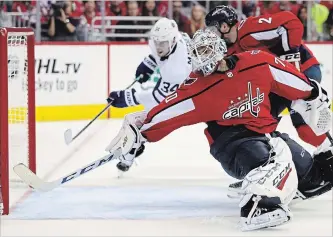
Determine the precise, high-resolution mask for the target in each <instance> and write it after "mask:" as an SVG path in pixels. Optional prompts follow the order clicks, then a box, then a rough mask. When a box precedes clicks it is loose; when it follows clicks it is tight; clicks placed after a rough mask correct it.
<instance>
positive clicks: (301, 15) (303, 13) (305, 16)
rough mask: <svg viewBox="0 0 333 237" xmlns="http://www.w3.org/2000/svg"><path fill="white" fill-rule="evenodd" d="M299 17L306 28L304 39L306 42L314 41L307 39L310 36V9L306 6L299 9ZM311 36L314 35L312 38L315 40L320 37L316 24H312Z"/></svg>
mask: <svg viewBox="0 0 333 237" xmlns="http://www.w3.org/2000/svg"><path fill="white" fill-rule="evenodd" d="M297 17H298V19H299V20H300V21H301V22H302V24H303V26H304V32H303V37H302V38H303V39H304V40H312V39H308V37H307V35H308V34H307V32H308V9H307V7H306V6H302V7H300V8H299V9H298V13H297ZM311 35H312V38H314V39H316V38H317V37H318V35H317V32H316V27H315V24H314V22H312V24H311Z"/></svg>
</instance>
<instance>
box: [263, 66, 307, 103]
mask: <svg viewBox="0 0 333 237" xmlns="http://www.w3.org/2000/svg"><path fill="white" fill-rule="evenodd" d="M269 69H270V72H271V74H272V76H273V78H274V81H273V85H272V92H273V93H277V94H279V95H280V96H283V97H285V98H287V99H289V100H297V99H306V98H308V97H309V96H310V95H311V91H312V89H313V87H312V86H311V85H310V83H309V81H308V80H307V78H306V77H305V76H304V75H302V74H301V73H299V72H296V71H295V70H293V72H292V70H288V68H287V67H286V69H285V70H283V69H281V68H278V67H274V66H273V65H269ZM294 72H295V73H294Z"/></svg>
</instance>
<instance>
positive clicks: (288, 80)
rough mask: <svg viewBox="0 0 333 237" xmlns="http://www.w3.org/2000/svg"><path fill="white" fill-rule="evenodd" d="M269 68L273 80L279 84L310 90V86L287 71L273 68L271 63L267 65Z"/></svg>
mask: <svg viewBox="0 0 333 237" xmlns="http://www.w3.org/2000/svg"><path fill="white" fill-rule="evenodd" d="M269 69H270V71H271V73H272V75H273V77H274V80H275V81H277V82H279V83H281V84H284V85H287V86H289V87H292V88H294V89H297V90H301V91H311V90H312V87H311V86H310V85H309V84H308V83H306V82H305V81H304V80H302V79H300V78H299V77H297V76H295V75H293V74H291V73H289V72H286V71H283V70H281V69H279V68H275V67H273V66H271V65H269Z"/></svg>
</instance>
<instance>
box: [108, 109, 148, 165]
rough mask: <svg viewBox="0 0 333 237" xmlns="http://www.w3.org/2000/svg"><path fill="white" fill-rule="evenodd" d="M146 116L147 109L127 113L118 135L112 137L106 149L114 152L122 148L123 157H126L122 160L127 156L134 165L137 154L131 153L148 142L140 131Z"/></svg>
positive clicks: (130, 163)
mask: <svg viewBox="0 0 333 237" xmlns="http://www.w3.org/2000/svg"><path fill="white" fill-rule="evenodd" d="M146 117H147V113H146V112H145V111H144V112H137V113H132V114H127V115H126V116H125V119H124V122H123V125H122V127H121V129H120V131H119V133H118V135H117V136H116V137H115V138H114V139H112V141H111V142H110V144H109V145H108V146H107V147H106V149H105V150H106V151H109V152H114V151H115V150H117V149H119V148H121V151H122V156H123V157H122V159H124V160H122V161H124V162H126V158H127V159H128V160H127V161H128V163H129V164H128V165H132V163H133V159H134V158H135V156H133V155H129V153H130V152H131V151H132V150H133V149H135V150H136V149H138V148H139V147H140V146H141V145H142V144H143V143H144V142H146V139H145V138H144V137H143V136H142V135H141V132H140V128H141V127H142V125H143V122H144V120H145V119H146Z"/></svg>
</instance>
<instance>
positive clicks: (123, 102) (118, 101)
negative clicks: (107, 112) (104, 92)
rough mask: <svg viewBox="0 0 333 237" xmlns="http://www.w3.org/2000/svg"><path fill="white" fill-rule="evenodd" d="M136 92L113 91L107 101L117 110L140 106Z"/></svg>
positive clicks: (132, 90)
mask: <svg viewBox="0 0 333 237" xmlns="http://www.w3.org/2000/svg"><path fill="white" fill-rule="evenodd" d="M135 92H136V90H135V89H134V88H130V89H126V90H121V91H112V92H111V93H110V95H109V97H108V98H107V99H106V100H107V102H108V103H112V106H114V107H117V108H125V107H129V106H135V105H139V102H138V101H137V100H136V98H135Z"/></svg>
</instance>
